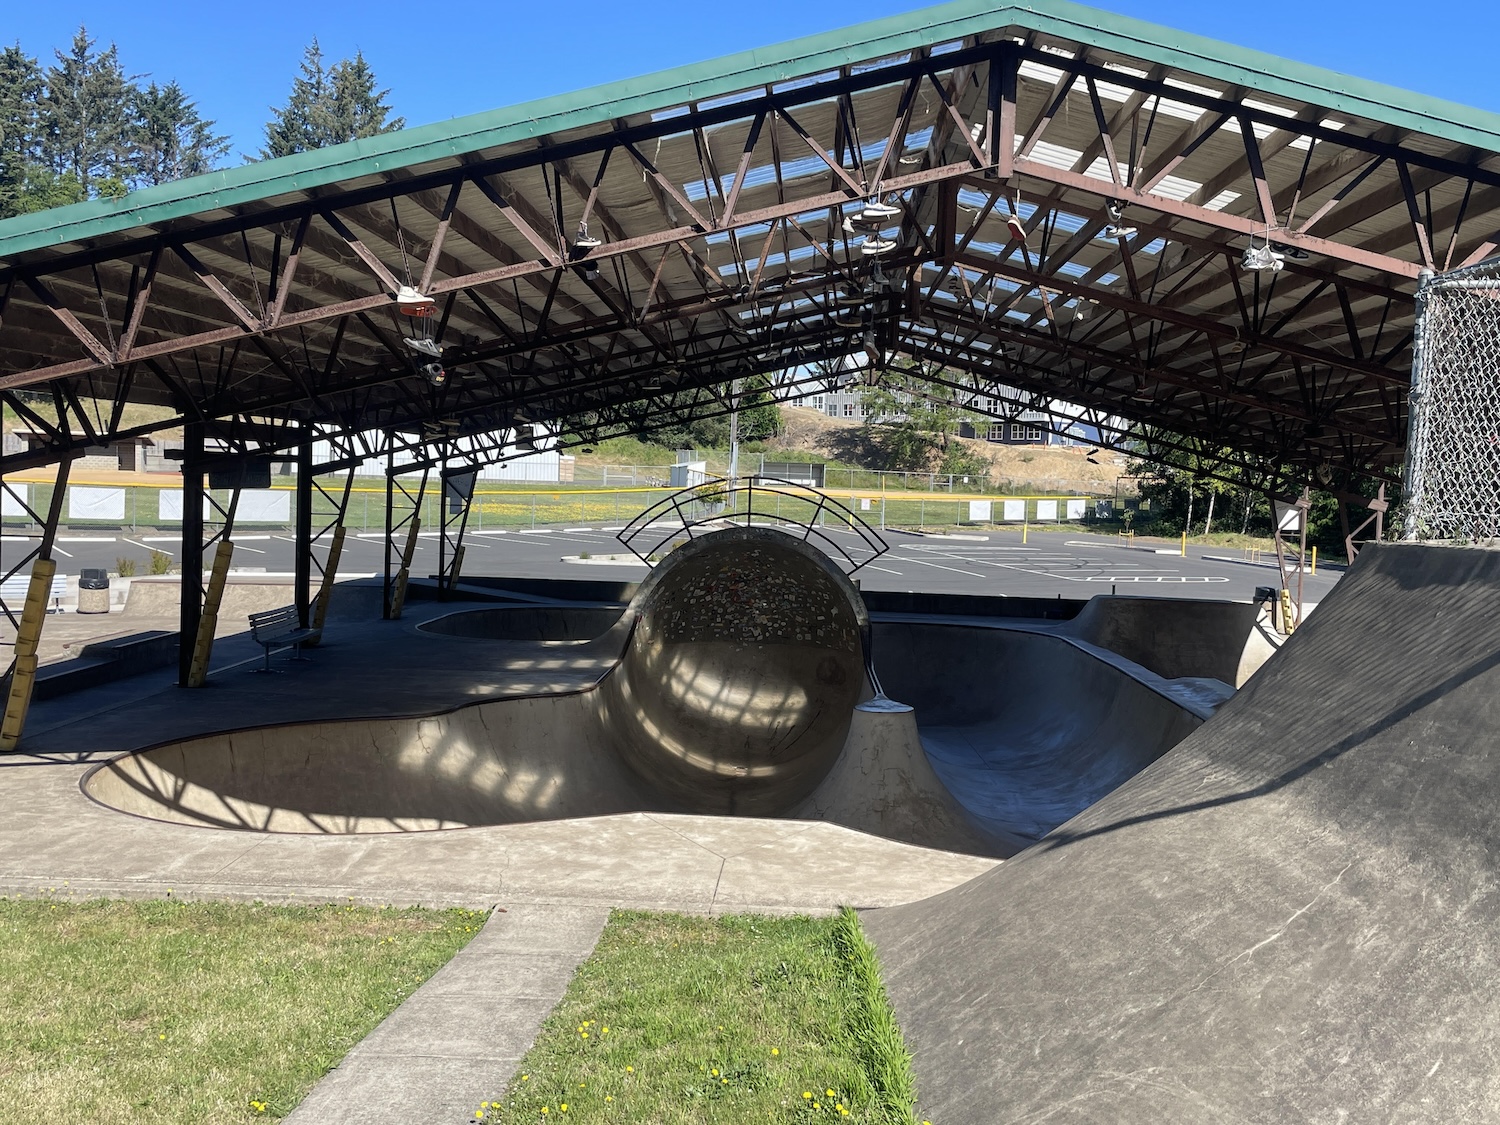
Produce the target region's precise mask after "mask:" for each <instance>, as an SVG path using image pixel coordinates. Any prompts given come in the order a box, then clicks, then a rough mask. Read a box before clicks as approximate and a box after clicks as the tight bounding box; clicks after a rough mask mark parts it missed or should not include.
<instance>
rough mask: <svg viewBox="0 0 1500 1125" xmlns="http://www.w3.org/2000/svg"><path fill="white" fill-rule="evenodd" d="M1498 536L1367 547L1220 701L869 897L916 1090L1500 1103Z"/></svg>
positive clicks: (1200, 1117) (956, 1098)
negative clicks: (994, 863)
mask: <svg viewBox="0 0 1500 1125" xmlns="http://www.w3.org/2000/svg"><path fill="white" fill-rule="evenodd" d="M1497 729H1500V552H1493V551H1483V550H1462V549H1456V548H1443V547H1419V546H1379V547H1374V546H1372V547H1367V548H1365V551H1364V553H1363V554H1362V555H1361V558H1360V560H1359V562H1358V563H1357V565H1356V566H1355V567H1354V568H1353V569H1352V571H1351V572H1350V574H1349V575H1348V577H1347V578H1345V579H1344V580H1343V581H1342V582H1341V583H1340V584H1339V585H1338V587H1337V588H1336V589H1335V590H1334V591H1333V592H1332V594H1330V595H1329V596H1328V597H1327V599H1326V600H1325V601H1324V603H1323V604H1322V605H1321V606H1320V607H1319V609H1318V610H1317V612H1316V613H1315V614H1313V616H1312V617H1311V618H1310V619H1309V621H1308V622H1307V623H1306V624H1305V625H1304V627H1303V628H1302V629H1301V630H1299V631H1298V632H1297V633H1296V635H1295V636H1293V637H1292V638H1291V639H1290V640H1289V641H1288V642H1287V644H1286V645H1285V646H1284V647H1283V648H1282V650H1281V651H1280V652H1279V653H1278V654H1277V655H1275V656H1273V657H1272V658H1271V660H1270V661H1269V662H1268V663H1267V664H1266V665H1265V667H1264V668H1263V669H1262V670H1261V671H1260V672H1259V673H1258V674H1257V675H1256V676H1255V677H1253V678H1252V679H1251V680H1250V681H1249V683H1248V684H1247V685H1246V686H1245V687H1244V688H1243V689H1241V691H1240V692H1239V693H1238V694H1237V695H1236V696H1235V697H1234V698H1233V699H1231V700H1230V701H1229V702H1228V703H1227V704H1225V705H1224V707H1223V708H1222V709H1221V710H1220V711H1219V713H1218V714H1217V715H1216V716H1215V717H1214V718H1213V719H1212V720H1211V721H1210V722H1208V723H1206V724H1205V725H1204V726H1202V727H1201V728H1200V729H1199V730H1198V731H1197V732H1196V733H1194V734H1193V735H1191V736H1189V737H1188V738H1187V739H1186V740H1184V741H1183V742H1182V743H1180V744H1179V745H1178V746H1177V747H1176V748H1175V749H1173V750H1172V751H1170V752H1169V753H1167V754H1166V755H1165V756H1163V757H1162V758H1161V759H1159V760H1158V761H1157V762H1156V763H1154V764H1153V765H1151V766H1148V767H1147V768H1146V769H1145V770H1143V771H1142V772H1141V773H1139V774H1138V775H1136V777H1135V778H1133V779H1132V780H1130V781H1128V782H1126V783H1125V784H1124V785H1123V786H1121V787H1120V788H1119V789H1117V790H1115V791H1114V792H1113V793H1111V794H1110V795H1109V796H1107V797H1105V798H1104V799H1103V800H1101V801H1099V803H1097V804H1096V805H1094V806H1093V807H1091V808H1090V809H1088V810H1087V811H1085V812H1083V813H1082V814H1080V815H1079V816H1077V817H1075V818H1074V819H1073V820H1071V821H1069V822H1068V823H1067V824H1064V825H1063V826H1061V827H1060V828H1058V829H1057V830H1056V831H1054V832H1053V833H1052V834H1051V835H1050V836H1048V837H1047V838H1045V839H1044V840H1042V841H1041V842H1040V843H1038V844H1036V845H1035V846H1033V847H1031V848H1029V849H1028V850H1026V851H1024V852H1022V853H1021V854H1020V855H1018V856H1016V857H1015V858H1013V859H1011V860H1009V861H1007V862H1006V863H1004V864H1002V865H1000V866H999V867H997V868H995V869H993V870H991V871H990V872H987V873H985V874H983V875H981V876H979V877H977V878H976V879H974V880H972V881H971V882H969V883H967V884H965V885H963V886H961V887H958V888H955V889H954V890H952V891H949V892H946V893H944V894H942V895H939V896H936V897H934V898H931V899H927V900H924V901H922V902H919V903H913V904H911V905H908V906H902V907H896V908H891V909H885V910H877V911H873V912H870V913H868V914H866V915H865V919H864V920H865V924H866V926H867V928H868V931H869V933H870V934H871V936H872V938H873V939H874V941H875V943H876V946H877V949H878V951H879V954H880V958H881V961H882V964H883V966H884V970H885V974H886V981H887V984H888V987H889V989H890V993H891V996H892V999H893V1002H894V1004H895V1007H896V1011H897V1015H898V1017H899V1019H900V1021H901V1024H902V1027H903V1029H904V1031H905V1033H906V1037H907V1043H908V1045H909V1046H910V1047H911V1048H912V1050H913V1051H914V1054H915V1059H916V1070H917V1078H918V1082H919V1086H920V1089H921V1091H922V1115H923V1116H924V1117H927V1118H930V1119H931V1120H933V1121H936V1122H941V1123H942V1125H966V1123H974V1125H980V1123H983V1125H993V1123H1001V1122H1042V1121H1045V1122H1047V1123H1048V1125H1063V1123H1081V1122H1102V1121H1109V1122H1120V1123H1124V1125H1136V1123H1139V1125H1147V1123H1150V1125H1156V1123H1159V1122H1226V1123H1227V1122H1237V1123H1239V1122H1244V1123H1273V1122H1274V1123H1286V1125H1294V1123H1295V1125H1304V1123H1309V1122H1318V1123H1323V1122H1327V1123H1337V1122H1347V1123H1350V1125H1353V1123H1355V1122H1443V1123H1445V1125H1446V1123H1462V1122H1488V1121H1495V1120H1497V1119H1500V1065H1497V1063H1500V1022H1497V1021H1496V1019H1495V1013H1496V1011H1497V1004H1500V977H1497V974H1496V972H1495V966H1496V964H1497V963H1500V925H1497V924H1500V880H1497V874H1500V870H1497V868H1500V861H1497V856H1500V817H1497V814H1496V797H1497V791H1500V759H1497V757H1496V753H1495V741H1496V731H1497Z"/></svg>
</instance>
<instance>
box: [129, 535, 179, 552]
mask: <svg viewBox="0 0 1500 1125" xmlns="http://www.w3.org/2000/svg"><path fill="white" fill-rule="evenodd" d="M125 542H127V543H129V544H130V545H131V546H132V547H140V548H141V549H142V550H146V551H154V550H156V548H155V547H152V546H151V543H152V542H157V540H150V541H148V542H145V543H142V542H140V541H139V540H136V539H131V538H129V537H128V536H127V537H126V538H125ZM164 553H165V554H169V555H170V554H171V553H172V552H171V551H166V552H164Z"/></svg>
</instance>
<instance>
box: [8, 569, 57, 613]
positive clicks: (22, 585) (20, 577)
mask: <svg viewBox="0 0 1500 1125" xmlns="http://www.w3.org/2000/svg"><path fill="white" fill-rule="evenodd" d="M30 587H31V576H30V575H29V574H17V575H13V576H12V577H10V578H7V579H5V580H4V581H3V582H0V598H4V599H5V604H6V605H8V606H10V608H11V610H12V611H13V612H15V613H19V612H20V611H21V607H22V606H23V605H25V604H26V591H27V590H28V589H30ZM67 592H68V576H67V575H66V574H54V575H53V576H52V589H51V590H50V591H49V592H48V594H47V597H48V600H50V601H51V602H52V610H56V611H57V612H58V613H61V612H62V599H63V597H64V596H65V595H66V594H67ZM52 610H48V611H47V612H48V613H51V612H52Z"/></svg>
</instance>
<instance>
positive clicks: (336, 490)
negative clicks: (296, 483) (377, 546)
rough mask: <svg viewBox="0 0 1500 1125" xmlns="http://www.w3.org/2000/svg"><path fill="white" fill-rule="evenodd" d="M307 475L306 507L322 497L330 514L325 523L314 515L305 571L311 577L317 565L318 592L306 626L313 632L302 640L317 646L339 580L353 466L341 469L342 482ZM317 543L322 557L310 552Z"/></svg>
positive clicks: (308, 646)
mask: <svg viewBox="0 0 1500 1125" xmlns="http://www.w3.org/2000/svg"><path fill="white" fill-rule="evenodd" d="M309 478H310V479H311V481H312V493H313V501H312V502H311V503H310V504H309V508H311V506H312V503H317V502H318V498H319V497H321V502H322V503H323V504H325V505H326V506H327V507H328V508H329V509H330V511H331V513H332V514H331V515H330V516H329V519H328V521H327V522H326V523H322V522H321V517H319V518H317V519H315V520H314V521H313V522H312V527H311V529H310V531H309V535H308V542H307V548H308V549H307V563H306V565H307V568H308V575H309V579H310V578H311V575H312V571H313V568H317V571H318V575H319V582H318V593H317V596H316V597H315V598H314V599H313V601H312V610H311V620H310V623H309V626H308V627H309V628H311V629H312V630H313V631H314V632H313V636H312V637H311V638H310V639H309V640H306V641H304V642H303V645H302V647H303V648H313V647H316V646H317V645H318V643H319V642H320V641H322V639H323V637H322V633H323V625H324V623H325V622H327V620H328V604H329V602H330V601H331V600H332V599H333V584H334V583H335V582H336V581H338V572H339V559H340V557H341V556H342V555H343V553H344V536H345V533H346V529H345V526H344V520H345V519H346V517H347V515H348V512H349V497H350V495H351V493H352V492H353V490H354V468H353V466H350V467H348V468H346V469H345V470H344V475H343V485H342V486H337V485H335V486H332V487H330V486H329V485H325V484H324V483H323V482H322V480H320V479H319V478H318V477H315V476H312V475H311V472H309ZM320 524H321V526H320ZM325 541H326V542H325ZM320 544H322V545H326V547H327V553H326V554H325V555H324V557H323V558H321V559H320V558H318V556H317V555H316V554H315V553H314V552H313V548H315V547H317V546H319V545H320Z"/></svg>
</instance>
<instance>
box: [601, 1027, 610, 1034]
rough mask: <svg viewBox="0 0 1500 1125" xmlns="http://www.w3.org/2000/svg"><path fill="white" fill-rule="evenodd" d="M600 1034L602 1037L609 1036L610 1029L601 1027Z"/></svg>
mask: <svg viewBox="0 0 1500 1125" xmlns="http://www.w3.org/2000/svg"><path fill="white" fill-rule="evenodd" d="M599 1034H600V1035H608V1034H609V1028H607V1027H601V1028H600V1029H599Z"/></svg>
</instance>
